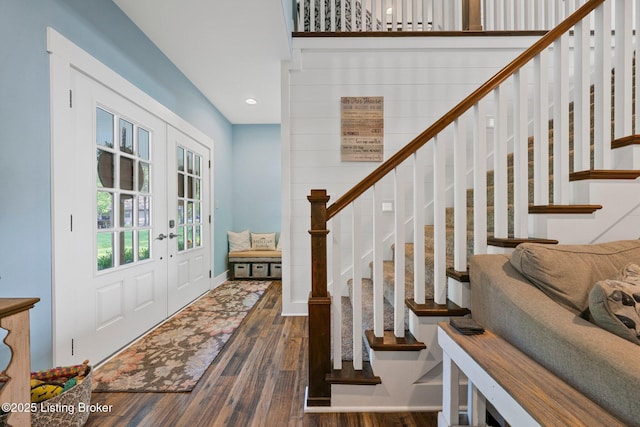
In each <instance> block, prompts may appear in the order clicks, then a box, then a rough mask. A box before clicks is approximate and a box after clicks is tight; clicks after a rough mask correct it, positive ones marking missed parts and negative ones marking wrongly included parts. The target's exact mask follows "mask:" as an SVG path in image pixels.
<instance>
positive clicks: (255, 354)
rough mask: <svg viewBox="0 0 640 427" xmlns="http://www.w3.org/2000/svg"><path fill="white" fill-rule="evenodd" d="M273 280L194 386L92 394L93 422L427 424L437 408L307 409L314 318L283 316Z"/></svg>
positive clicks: (433, 420)
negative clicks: (98, 408)
mask: <svg viewBox="0 0 640 427" xmlns="http://www.w3.org/2000/svg"><path fill="white" fill-rule="evenodd" d="M281 289H282V285H281V283H280V282H274V283H273V285H272V286H271V287H270V288H269V289H268V290H267V291H266V293H265V295H264V296H263V297H262V299H261V300H260V301H259V302H258V304H257V305H256V307H255V308H254V310H253V311H252V312H251V313H250V314H249V315H248V316H247V317H246V318H245V320H244V322H243V323H242V325H241V326H240V327H239V328H238V330H237V331H236V333H235V334H234V336H233V337H232V338H231V339H230V340H229V342H228V343H227V345H226V346H225V348H224V349H223V350H222V352H221V353H220V354H219V355H218V357H217V358H216V360H215V361H214V362H213V363H212V364H211V366H210V367H209V368H208V369H207V371H206V372H205V374H204V376H203V378H202V379H201V380H200V382H199V383H198V384H197V386H196V387H195V389H194V390H193V391H192V392H191V393H93V395H92V399H91V401H92V403H94V404H95V403H99V404H101V405H112V410H111V412H107V413H93V414H91V416H90V417H89V420H88V422H87V424H86V425H87V426H118V427H122V426H158V427H164V426H172V427H173V426H190V427H201V426H203V427H207V426H238V427H245V426H266V427H271V426H277V427H280V426H340V427H342V426H380V427H389V426H408V427H411V426H422V427H432V426H433V427H435V426H436V425H437V416H436V414H435V413H433V412H412V413H408V412H403V413H349V414H305V413H304V411H303V405H304V391H305V387H306V383H307V349H308V337H307V318H306V317H283V316H281V315H280V313H281V311H282V297H281Z"/></svg>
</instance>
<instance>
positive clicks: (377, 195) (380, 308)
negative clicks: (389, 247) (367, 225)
mask: <svg viewBox="0 0 640 427" xmlns="http://www.w3.org/2000/svg"><path fill="white" fill-rule="evenodd" d="M382 224H383V221H382V187H381V185H378V184H376V185H374V186H373V272H372V277H371V279H372V280H373V333H374V335H375V336H376V337H381V336H383V335H384V292H383V290H384V286H383V285H384V284H383V280H384V274H383V273H384V261H383V252H382V251H383V248H382V242H383V239H384V236H383V225H382Z"/></svg>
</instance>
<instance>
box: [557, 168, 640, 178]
mask: <svg viewBox="0 0 640 427" xmlns="http://www.w3.org/2000/svg"><path fill="white" fill-rule="evenodd" d="M638 177H640V170H616V169H591V170H586V171H578V172H573V173H571V174H569V181H580V180H585V179H636V178H638Z"/></svg>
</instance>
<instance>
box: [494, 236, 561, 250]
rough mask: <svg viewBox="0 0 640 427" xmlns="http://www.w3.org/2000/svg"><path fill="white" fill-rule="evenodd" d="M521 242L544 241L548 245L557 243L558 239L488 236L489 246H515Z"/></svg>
mask: <svg viewBox="0 0 640 427" xmlns="http://www.w3.org/2000/svg"><path fill="white" fill-rule="evenodd" d="M520 243H542V244H547V245H557V244H558V241H557V240H553V239H540V238H536V237H528V238H520V237H518V238H516V237H506V238H501V237H489V238H487V244H488V245H489V246H498V247H501V248H515V247H516V246H518V245H519V244H520Z"/></svg>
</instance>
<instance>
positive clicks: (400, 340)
mask: <svg viewBox="0 0 640 427" xmlns="http://www.w3.org/2000/svg"><path fill="white" fill-rule="evenodd" d="M364 334H365V337H366V338H367V341H368V343H369V347H371V348H372V349H373V350H376V351H420V350H424V349H425V348H427V346H426V344H425V343H423V342H421V341H418V340H417V339H416V338H415V337H414V336H413V334H412V333H411V332H409V331H408V330H405V331H404V336H403V337H396V336H395V334H394V333H393V331H384V335H383V336H382V337H376V336H375V335H374V333H373V331H372V330H367V331H365V332H364Z"/></svg>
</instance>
